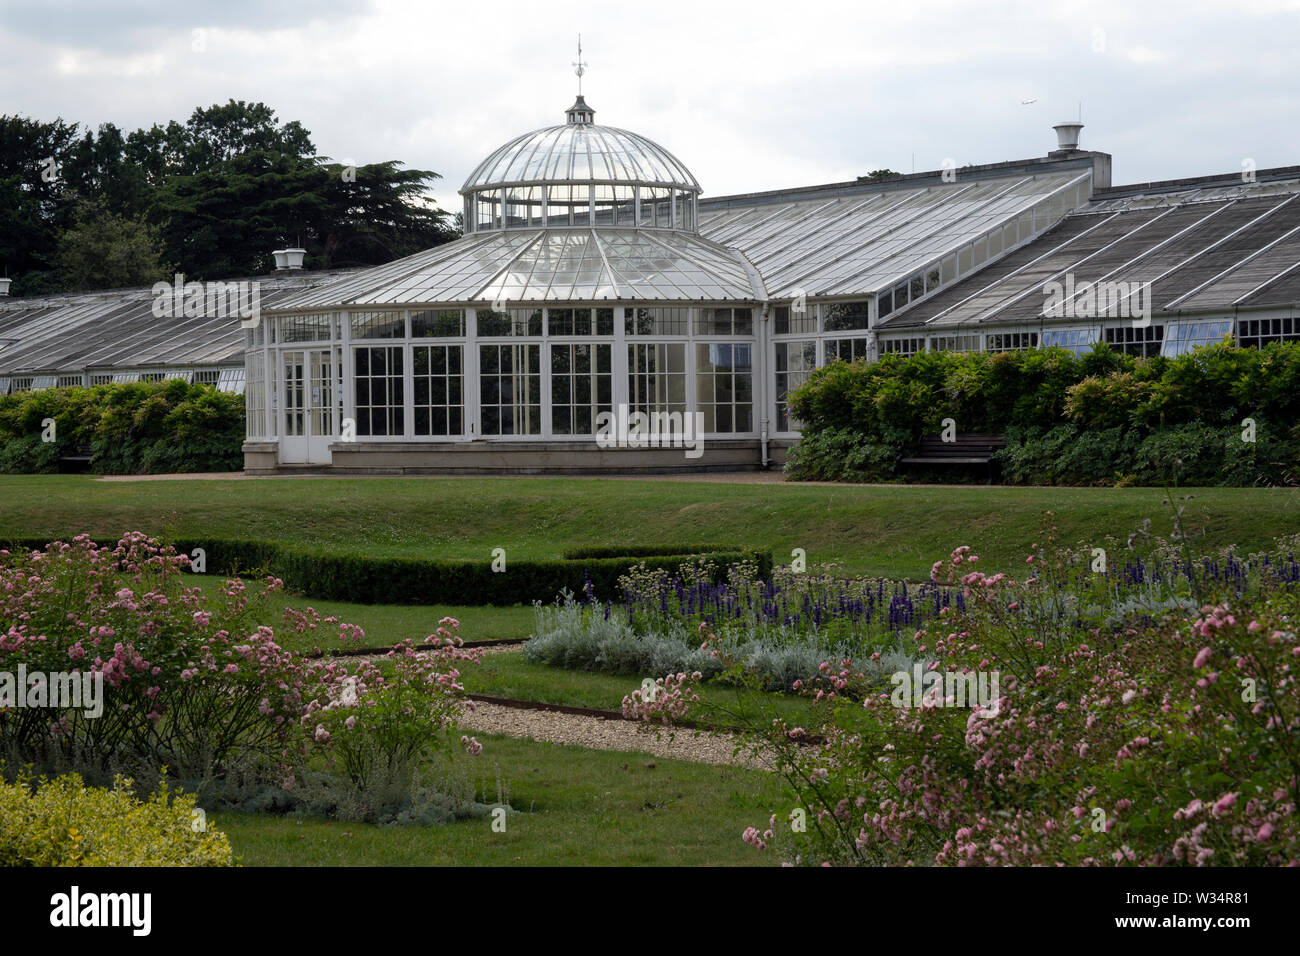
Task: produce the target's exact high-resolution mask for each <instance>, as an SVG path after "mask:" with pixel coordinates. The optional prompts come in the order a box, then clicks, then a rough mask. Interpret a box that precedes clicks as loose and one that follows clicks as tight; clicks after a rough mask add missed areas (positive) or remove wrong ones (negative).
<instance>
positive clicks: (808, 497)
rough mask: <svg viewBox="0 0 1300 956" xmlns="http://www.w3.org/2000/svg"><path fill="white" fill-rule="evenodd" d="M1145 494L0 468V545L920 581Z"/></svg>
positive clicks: (1241, 495)
mask: <svg viewBox="0 0 1300 956" xmlns="http://www.w3.org/2000/svg"><path fill="white" fill-rule="evenodd" d="M1190 493H1192V494H1194V495H1195V500H1194V501H1193V502H1192V504H1191V507H1190V508H1189V509H1188V511H1187V515H1186V523H1187V530H1188V532H1189V533H1190V534H1192V535H1193V536H1195V537H1196V538H1197V545H1198V547H1204V548H1207V549H1208V548H1217V547H1220V546H1226V545H1228V544H1236V545H1238V546H1239V547H1241V548H1243V549H1246V550H1251V549H1261V548H1263V547H1265V546H1267V545H1269V544H1270V543H1271V542H1272V540H1273V538H1274V537H1276V536H1277V535H1280V534H1286V533H1294V532H1297V531H1300V489H1263V488H1208V489H1194V490H1192V491H1191V492H1190ZM1165 497H1167V495H1166V493H1165V492H1164V491H1162V490H1161V489H1156V488H1006V487H985V486H973V485H972V486H951V487H942V488H938V487H920V486H917V487H908V486H905V485H844V486H838V485H837V486H826V485H800V484H794V483H790V484H776V485H770V484H761V485H755V484H726V483H717V482H691V481H637V480H608V479H605V480H602V479H575V478H355V479H349V478H338V479H334V478H320V479H317V478H280V479H266V480H243V481H239V480H231V481H225V480H214V481H190V480H177V481H166V480H163V481H139V482H121V481H112V482H108V481H96V480H94V479H92V478H90V477H87V476H81V475H36V476H26V475H18V476H0V501H3V502H4V508H3V513H0V538H2V537H3V536H4V535H6V534H10V535H40V534H49V535H70V534H74V533H77V532H82V531H84V532H89V533H91V534H93V535H95V536H97V537H100V538H109V537H111V536H116V535H119V534H120V533H122V532H123V531H125V530H142V531H146V532H148V533H150V534H156V535H157V534H161V535H171V536H184V537H186V538H201V537H202V536H203V535H213V536H216V537H250V538H270V539H276V540H282V541H290V542H301V543H309V544H312V545H316V546H320V547H325V548H336V549H339V550H345V549H346V550H360V551H364V552H367V553H371V554H375V555H388V556H406V557H441V558H462V559H481V560H490V557H491V554H492V550H493V549H494V548H498V547H501V548H505V549H506V553H507V558H509V557H515V558H548V557H551V558H553V557H557V556H558V555H559V554H560V552H561V551H563V550H564V549H565V548H569V547H574V546H578V545H609V544H612V543H616V542H627V543H636V544H645V545H662V544H672V543H694V542H704V541H708V542H710V543H712V542H721V543H736V544H739V545H743V546H749V547H762V548H771V549H772V550H773V552H774V553H775V555H776V557H777V559H778V561H783V560H784V561H788V560H789V555H790V551H791V549H793V548H803V549H804V550H805V551H806V552H807V557H808V561H809V564H810V565H812V564H817V563H822V562H833V563H836V564H838V565H840V566H841V568H842V569H843V570H844V571H845V572H850V573H858V574H870V575H881V576H885V577H890V578H900V579H901V578H906V579H912V580H916V579H921V578H924V577H925V576H926V574H927V573H928V570H929V566H930V564H931V562H933V561H934V560H935V559H936V558H938V557H941V556H943V555H946V554H947V553H948V552H949V551H950V550H951V549H952V548H953V547H955V546H956V545H958V544H968V545H971V546H972V547H973V548H975V550H976V551H978V552H979V553H980V554H981V555H982V556H983V558H984V561H985V566H986V567H987V566H989V565H992V566H994V567H995V568H1010V567H1013V566H1017V565H1019V564H1022V563H1023V561H1024V556H1025V554H1026V553H1027V550H1028V548H1029V547H1030V545H1031V544H1033V543H1034V542H1035V541H1038V540H1040V537H1041V535H1040V529H1041V524H1042V517H1043V514H1044V512H1046V511H1047V510H1049V509H1050V510H1053V511H1054V512H1055V522H1056V524H1057V526H1058V527H1059V529H1060V536H1061V540H1062V541H1063V542H1065V543H1067V544H1087V545H1088V546H1090V547H1091V546H1103V547H1104V546H1106V545H1107V542H1106V541H1105V540H1104V539H1106V538H1108V537H1109V538H1111V539H1113V541H1114V544H1113V545H1112V546H1121V545H1122V543H1123V540H1124V539H1125V538H1126V537H1127V535H1128V534H1129V533H1130V532H1132V531H1134V530H1137V529H1138V528H1140V527H1141V525H1142V522H1143V519H1146V518H1150V519H1151V521H1152V530H1153V532H1155V533H1157V534H1167V533H1168V531H1169V530H1170V527H1171V523H1170V517H1169V513H1170V512H1169V508H1168V507H1167V506H1165V505H1162V503H1161V502H1162V500H1163V499H1164V498H1165Z"/></svg>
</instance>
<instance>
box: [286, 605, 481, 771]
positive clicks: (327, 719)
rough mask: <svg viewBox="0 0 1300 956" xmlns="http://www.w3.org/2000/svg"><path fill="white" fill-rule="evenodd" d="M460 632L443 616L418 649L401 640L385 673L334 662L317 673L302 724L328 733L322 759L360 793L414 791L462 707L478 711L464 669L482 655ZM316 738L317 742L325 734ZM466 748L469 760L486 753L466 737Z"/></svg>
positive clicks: (369, 666)
mask: <svg viewBox="0 0 1300 956" xmlns="http://www.w3.org/2000/svg"><path fill="white" fill-rule="evenodd" d="M459 626H460V625H459V622H458V621H455V620H453V619H451V618H443V619H442V621H440V622H439V628H438V632H437V633H435V634H431V635H430V636H429V637H426V638H425V639H424V643H423V645H421V646H420V647H419V648H418V649H417V647H416V645H415V644H414V643H413V642H412V641H403V642H401V643H400V644H398V645H397V646H396V647H395V648H393V649H392V650H391V651H389V652H388V654H387V655H386V657H385V658H384V659H383V663H384V664H386V665H388V666H387V667H381V666H380V664H376V663H372V662H369V661H364V660H363V661H361V662H360V663H359V664H358V665H356V666H355V667H354V668H353V669H351V670H350V671H349V670H348V669H347V668H346V667H344V666H342V665H340V664H337V663H335V662H328V663H324V664H322V665H321V666H319V667H318V668H315V669H314V670H313V671H312V673H311V681H312V683H311V688H310V691H309V695H310V699H309V700H308V701H307V703H306V705H305V706H304V707H303V711H302V715H301V716H300V717H299V724H300V725H301V727H302V728H303V729H304V730H309V731H310V730H311V729H312V728H320V729H321V730H324V731H325V733H326V734H327V737H326V738H325V739H324V740H323V741H321V742H322V743H325V744H326V746H325V747H324V748H323V749H321V751H320V752H319V754H318V755H319V756H322V757H323V760H324V762H325V764H326V765H327V766H328V767H329V768H330V769H331V770H332V771H333V772H335V773H337V774H338V775H339V776H341V777H344V778H346V779H347V780H348V781H349V782H350V783H351V784H352V786H353V787H354V788H355V789H356V791H357V792H359V793H365V792H369V791H372V790H374V789H375V788H376V786H378V787H379V788H381V789H389V790H391V789H396V790H399V791H400V790H404V789H406V788H409V786H410V785H411V784H412V782H413V781H414V780H415V777H416V774H417V773H418V771H419V768H420V767H421V766H422V765H423V764H424V763H426V762H427V761H428V759H429V758H430V757H432V756H433V755H434V754H435V753H436V752H437V751H438V750H440V749H444V748H445V747H446V746H447V745H448V742H449V740H450V739H451V737H452V736H453V734H454V733H455V731H456V729H457V721H458V719H459V717H460V708H461V707H462V706H466V707H472V706H473V703H472V702H471V701H466V700H464V698H463V696H462V695H463V693H464V690H465V688H464V686H463V685H462V684H461V683H460V674H461V671H460V668H461V667H463V666H464V665H466V664H478V663H479V661H480V660H481V659H482V655H483V651H482V650H481V649H477V648H467V647H465V646H464V641H463V640H462V639H461V638H460V637H458V636H456V634H455V631H456V629H457V628H458V627H459ZM313 732H314V733H315V734H316V735H317V740H318V741H319V740H320V736H319V734H320V730H315V731H313ZM461 746H462V747H464V749H465V751H466V752H467V753H468V754H470V755H471V756H478V755H479V754H480V753H482V751H483V746H482V744H480V743H479V742H478V741H477V740H475V739H474V738H472V737H461Z"/></svg>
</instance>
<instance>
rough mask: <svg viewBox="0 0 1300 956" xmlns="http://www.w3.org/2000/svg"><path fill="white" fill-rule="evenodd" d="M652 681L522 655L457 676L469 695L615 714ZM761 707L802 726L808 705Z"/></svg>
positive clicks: (713, 689) (770, 699) (766, 699)
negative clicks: (568, 667)
mask: <svg viewBox="0 0 1300 956" xmlns="http://www.w3.org/2000/svg"><path fill="white" fill-rule="evenodd" d="M648 676H656V677H662V676H663V675H662V674H657V675H649V674H644V675H630V674H629V675H619V674H602V673H596V672H593V671H580V670H563V669H561V668H558V667H551V666H549V665H547V664H533V663H530V662H529V661H527V660H525V659H524V655H523V652H522V651H513V652H510V653H505V654H488V655H486V656H485V657H484V658H483V663H482V664H480V665H479V666H478V667H466V668H464V670H462V672H461V678H462V680H461V683H463V684H464V685H465V690H466V691H468V692H469V693H471V694H491V695H492V696H495V697H511V698H514V699H515V700H534V701H538V702H540V703H544V704H564V705H566V706H569V707H591V708H594V709H596V710H614V711H617V710H620V709H621V708H622V706H623V698H624V697H625V696H626V695H628V694H630V693H632V691H634V690H636V689H637V688H638V687H640V686H641V680H642V678H644V677H648ZM753 699H754V695H753V693H752V692H747V691H746V692H742V691H739V690H737V689H735V688H732V687H723V686H719V685H715V684H708V685H705V686H704V687H703V688H701V690H700V700H701V702H703V703H705V704H710V705H716V706H718V707H722V708H726V709H727V710H729V711H739V710H742V709H745V708H747V706H748V702H749V701H751V700H753ZM761 701H762V706H763V707H764V708H765V709H768V708H770V709H771V710H772V711H773V712H774V713H779V714H781V716H783V717H787V718H793V719H794V722H795V723H804V722H806V721H807V720H808V719H809V718H810V715H811V714H812V712H813V708H814V705H813V704H812V702H811V701H809V700H807V699H806V698H802V697H795V696H792V695H786V694H767V693H765V694H763V695H762V698H761Z"/></svg>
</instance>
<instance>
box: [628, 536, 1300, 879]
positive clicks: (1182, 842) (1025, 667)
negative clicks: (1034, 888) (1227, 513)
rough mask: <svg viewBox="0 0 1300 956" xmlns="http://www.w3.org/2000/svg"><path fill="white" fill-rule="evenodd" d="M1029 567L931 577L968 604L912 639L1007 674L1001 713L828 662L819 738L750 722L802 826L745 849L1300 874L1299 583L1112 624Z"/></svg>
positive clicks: (797, 858)
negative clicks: (1091, 620)
mask: <svg viewBox="0 0 1300 956" xmlns="http://www.w3.org/2000/svg"><path fill="white" fill-rule="evenodd" d="M1034 557H1035V560H1034V561H1033V562H1027V564H1028V565H1030V566H1031V567H1032V569H1033V571H1034V573H1035V575H1036V576H1035V577H1031V578H1028V579H1026V580H1017V579H1016V578H1013V577H1010V576H1007V575H1005V574H985V573H984V572H983V571H979V570H976V569H975V568H974V567H972V565H974V564H975V563H976V558H975V556H974V555H971V554H970V553H969V549H967V548H959V549H957V550H956V551H954V552H953V553H952V555H951V556H950V557H949V559H948V560H947V561H944V562H938V563H936V565H935V566H934V568H933V570H932V575H933V577H934V579H935V580H936V581H940V582H943V583H946V584H951V585H954V586H958V587H960V588H961V589H962V593H963V597H964V602H963V603H964V608H957V607H953V608H948V609H945V611H944V613H943V614H941V615H940V620H939V622H938V623H937V624H932V625H930V626H926V627H922V628H921V629H919V630H917V631H916V632H915V634H914V635H913V640H912V644H913V646H914V648H915V652H916V654H917V655H918V656H919V657H920V658H921V659H922V661H923V662H924V666H925V668H926V669H927V670H933V671H939V672H948V673H957V674H964V673H965V674H969V673H971V672H980V673H987V672H997V673H998V674H999V675H1000V681H999V686H998V699H997V700H996V702H992V703H994V704H995V706H989V707H983V706H980V707H974V706H968V707H959V706H953V702H952V701H951V700H944V699H942V698H940V699H938V700H934V699H931V700H928V701H921V702H919V703H918V704H917V705H914V706H896V701H895V700H893V699H891V693H890V691H888V690H884V691H882V690H881V684H880V680H879V678H878V677H869V676H867V675H864V674H861V673H853V672H850V671H849V670H848V669H847V668H846V667H845V665H844V662H826V663H825V664H824V665H823V667H822V674H821V676H820V677H819V678H817V679H816V680H815V681H811V682H805V684H804V686H801V687H800V688H799V691H800V692H801V693H803V694H806V695H808V696H809V697H812V698H814V699H815V700H816V706H817V708H818V714H819V719H818V721H817V724H816V725H815V726H814V725H808V724H805V726H802V727H791V726H789V725H788V724H787V722H786V721H785V720H783V719H781V718H780V717H779V716H776V717H772V716H771V714H770V713H769V714H768V715H767V717H765V718H764V719H763V720H762V721H761V722H760V721H758V720H755V721H752V722H751V724H750V734H749V740H750V743H751V745H752V746H754V747H756V748H761V749H762V750H763V751H764V752H766V753H767V754H769V755H770V756H771V757H772V758H773V759H774V760H775V763H776V766H777V768H778V770H779V771H780V772H781V773H782V774H783V776H784V777H785V778H786V780H787V781H788V782H789V783H790V785H791V788H792V790H793V792H794V794H795V796H796V798H797V807H798V809H799V811H801V812H800V813H799V814H798V815H797V816H798V817H799V819H800V820H801V821H802V823H801V824H800V825H796V822H795V821H792V820H791V819H790V818H789V817H787V813H788V808H787V810H785V811H781V812H780V813H778V814H773V815H772V817H771V818H770V819H769V820H768V822H767V825H766V826H763V827H758V826H755V827H750V828H748V829H747V830H746V831H745V832H744V833H743V834H742V835H741V838H742V839H744V841H745V842H746V843H748V844H750V845H752V846H754V847H755V848H756V849H759V850H764V851H773V852H776V853H778V854H779V855H781V856H782V857H783V858H784V859H786V860H787V861H790V862H797V863H800V864H806V865H816V864H826V863H829V864H831V865H862V864H867V865H948V866H999V865H1019V866H1025V865H1087V866H1111V865H1119V866H1128V865H1135V866H1169V865H1192V866H1207V865H1229V866H1260V865H1269V866H1282V865H1294V864H1296V863H1298V862H1300V818H1298V817H1297V813H1296V808H1297V804H1298V803H1300V748H1296V747H1295V741H1296V739H1297V735H1298V734H1300V689H1298V688H1297V685H1296V680H1295V668H1296V667H1297V666H1300V640H1298V638H1297V624H1296V622H1297V620H1300V594H1298V593H1297V587H1296V585H1295V582H1294V581H1293V580H1284V579H1282V578H1277V579H1273V580H1267V579H1266V580H1263V581H1262V582H1261V583H1260V585H1259V587H1258V588H1257V589H1256V591H1255V592H1254V593H1253V595H1252V596H1251V597H1250V598H1249V599H1248V601H1247V599H1244V598H1242V599H1240V600H1242V601H1247V603H1238V602H1237V598H1235V597H1233V598H1230V597H1221V599H1219V598H1211V599H1210V600H1209V602H1208V603H1206V604H1204V605H1202V606H1200V609H1199V611H1198V612H1194V613H1193V614H1192V615H1191V616H1190V618H1189V616H1188V615H1187V613H1185V612H1183V611H1180V610H1178V609H1176V608H1175V609H1172V610H1166V611H1164V612H1161V613H1160V614H1157V615H1154V616H1147V617H1146V618H1145V619H1143V620H1132V621H1127V622H1124V623H1120V624H1117V625H1114V626H1111V627H1109V628H1107V627H1099V626H1096V625H1095V624H1087V625H1085V624H1083V623H1081V619H1080V617H1079V616H1078V613H1077V610H1076V608H1077V605H1076V604H1075V603H1072V601H1071V600H1070V595H1069V594H1065V593H1062V592H1060V591H1059V590H1058V589H1057V588H1055V587H1053V586H1049V584H1048V582H1051V581H1052V577H1051V573H1052V572H1051V568H1052V567H1053V562H1052V561H1051V560H1046V559H1044V556H1042V555H1035V556H1034ZM730 664H731V666H732V667H733V668H734V669H735V670H737V671H739V672H743V670H744V668H743V666H742V665H740V664H739V663H738V662H735V661H732V662H730ZM673 690H674V693H675V695H676V699H677V700H683V699H687V698H689V697H690V696H691V695H692V694H693V682H692V680H690V679H687V680H684V681H681V682H679V683H678V684H676V685H674V687H673ZM625 709H627V708H626V705H625ZM636 712H637V711H636V708H633V713H636ZM665 714H666V715H667V716H668V717H669V718H670V719H681V717H680V714H681V711H680V710H679V709H677V708H671V707H667V705H665V709H661V710H658V711H655V712H653V714H652V716H655V717H659V718H662V717H663V716H664V715H665ZM639 715H640V716H643V717H644V716H646V713H645V710H644V708H642V709H641V710H640V713H639ZM698 716H700V717H703V718H705V719H707V718H708V716H709V713H708V710H707V709H704V710H703V711H702V712H701V713H699V714H698ZM768 718H770V719H768ZM810 738H815V740H816V742H815V743H811V744H810V743H809V739H810Z"/></svg>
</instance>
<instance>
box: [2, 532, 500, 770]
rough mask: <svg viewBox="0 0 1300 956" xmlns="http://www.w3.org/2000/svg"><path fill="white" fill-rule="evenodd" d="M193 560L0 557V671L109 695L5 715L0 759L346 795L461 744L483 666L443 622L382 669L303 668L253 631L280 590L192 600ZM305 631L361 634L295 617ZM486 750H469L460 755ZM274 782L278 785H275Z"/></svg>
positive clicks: (357, 637) (162, 555) (44, 554)
mask: <svg viewBox="0 0 1300 956" xmlns="http://www.w3.org/2000/svg"><path fill="white" fill-rule="evenodd" d="M188 565H189V558H188V557H186V556H185V555H183V554H177V553H176V552H175V551H174V550H173V549H172V548H170V547H164V546H163V545H161V544H159V542H158V541H156V540H154V539H151V538H148V537H147V536H146V535H144V534H140V533H131V534H127V535H125V536H124V537H123V538H122V539H121V540H120V541H119V542H118V543H117V544H116V545H114V546H106V547H100V546H97V545H96V544H95V543H94V542H93V541H91V540H90V538H89V537H87V536H85V535H80V536H78V537H76V538H74V539H73V540H72V541H71V542H54V543H52V544H50V545H49V546H48V547H46V549H45V550H44V551H33V552H27V553H16V554H9V553H8V552H0V672H8V673H11V674H16V673H17V672H18V669H19V667H20V666H21V667H23V668H25V670H26V672H27V673H29V674H30V673H34V672H41V673H45V674H54V673H60V672H73V673H76V674H81V673H89V674H91V675H95V676H98V677H99V679H101V680H102V682H103V697H104V700H103V710H102V714H101V715H99V716H90V715H89V714H88V713H87V711H86V709H85V708H84V707H83V708H67V707H65V708H51V707H26V708H19V707H11V708H0V759H2V758H9V759H16V761H18V762H34V763H41V764H43V763H58V764H61V765H73V766H82V767H86V768H89V769H100V770H106V769H116V768H117V767H120V766H122V765H126V766H127V767H128V769H130V768H131V767H132V766H134V767H136V768H152V769H157V768H159V767H161V766H164V765H165V766H167V767H168V768H169V769H170V771H171V772H172V773H174V774H176V775H178V776H179V777H181V778H183V779H184V778H190V779H209V778H211V777H214V776H216V777H220V776H222V775H223V774H224V773H225V772H226V771H227V770H228V769H229V768H230V767H231V766H232V764H233V763H234V762H235V761H236V760H239V761H241V765H242V764H243V763H245V762H246V758H252V761H253V763H254V764H255V765H256V766H258V767H261V768H262V772H264V775H266V776H268V777H269V776H274V778H275V779H276V780H277V781H284V782H288V781H292V780H295V779H300V778H301V776H302V772H303V770H304V768H309V767H312V768H316V769H320V768H322V767H323V768H324V769H325V770H326V771H327V772H332V773H337V774H338V775H339V776H340V777H342V778H344V779H347V780H348V781H350V782H351V783H352V784H353V785H356V786H364V785H365V784H366V783H367V782H368V781H369V780H371V779H372V778H373V777H374V776H375V775H376V773H379V772H382V773H384V774H387V775H388V776H389V777H394V776H395V777H397V778H401V777H403V775H406V776H407V777H409V771H410V768H411V767H412V766H414V765H416V764H418V763H419V762H420V761H421V760H423V759H424V758H426V757H427V756H428V755H430V754H431V753H432V752H433V751H434V750H435V749H436V748H437V746H438V743H439V740H440V739H441V738H440V737H438V736H437V735H444V736H445V734H449V733H451V732H452V731H453V730H454V725H455V720H456V717H457V716H458V713H459V711H458V709H457V707H458V701H459V697H460V695H461V694H462V692H463V687H462V685H461V683H460V680H459V678H460V670H459V669H458V668H460V667H462V666H463V665H464V664H465V663H477V661H478V658H479V652H478V651H475V650H471V649H466V648H464V647H463V641H462V640H461V639H460V638H459V637H457V636H456V635H455V630H456V628H457V627H458V625H459V622H457V621H454V620H452V619H451V618H444V619H443V620H442V621H441V622H439V627H438V631H437V633H435V634H433V635H430V636H429V637H428V638H426V640H425V643H424V645H423V646H421V647H419V648H417V647H416V646H415V645H414V644H412V643H411V642H409V641H408V642H404V643H403V644H400V645H398V647H397V648H395V649H394V650H393V651H392V652H391V653H390V654H389V655H388V657H387V658H386V659H384V660H383V661H381V662H380V663H374V662H371V661H367V660H364V659H362V660H359V661H357V662H355V663H343V662H341V661H339V660H336V659H332V658H330V657H322V658H319V659H306V658H303V657H300V656H298V655H295V654H293V653H291V652H289V651H288V650H286V649H284V648H282V647H280V645H279V644H278V643H277V641H276V635H275V630H274V629H273V628H272V627H271V626H270V625H268V624H264V623H261V622H262V621H263V620H265V618H266V617H267V616H268V615H269V612H268V611H267V609H266V598H267V596H268V595H270V594H273V593H276V592H278V591H280V590H282V588H283V584H282V582H280V581H279V580H278V579H275V578H268V579H267V580H266V582H265V583H263V584H262V585H261V586H260V587H255V588H250V587H249V585H247V584H245V583H244V582H243V581H240V580H236V579H231V580H226V581H223V582H221V583H220V584H219V586H218V587H217V588H215V589H208V590H205V589H203V588H199V587H192V586H189V581H190V580H191V579H189V578H187V577H186V576H185V575H184V572H185V569H186V568H187V567H188ZM281 626H282V627H283V628H286V629H288V630H292V631H296V632H298V633H308V632H312V631H316V630H318V629H319V628H321V627H322V626H329V627H330V628H331V629H332V628H333V627H335V626H337V628H338V632H337V635H338V638H339V640H340V642H341V643H344V644H346V643H350V642H359V641H361V640H362V639H363V638H364V632H362V630H361V629H360V628H359V627H355V626H354V625H350V624H347V623H344V622H340V621H338V620H337V619H336V618H332V617H321V615H320V614H319V613H318V612H317V611H315V610H314V609H313V608H310V607H309V608H307V609H306V610H305V611H295V610H293V609H288V610H286V611H285V612H284V614H283V619H282V622H281ZM465 749H466V750H467V751H469V752H471V753H475V752H478V751H480V750H481V745H479V744H478V742H477V741H471V743H470V744H468V745H466V748H465ZM272 770H273V771H274V773H271V771H272Z"/></svg>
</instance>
